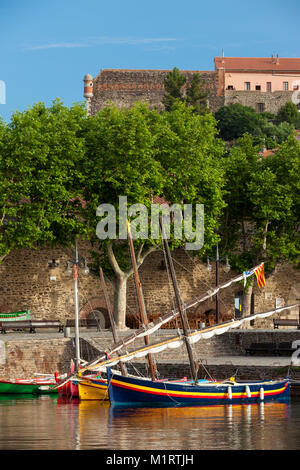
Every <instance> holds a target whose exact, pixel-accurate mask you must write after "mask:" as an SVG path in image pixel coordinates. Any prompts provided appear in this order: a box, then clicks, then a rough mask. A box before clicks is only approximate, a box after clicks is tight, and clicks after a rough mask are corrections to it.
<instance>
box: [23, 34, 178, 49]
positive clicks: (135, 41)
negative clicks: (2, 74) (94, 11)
mask: <svg viewBox="0 0 300 470" xmlns="http://www.w3.org/2000/svg"><path fill="white" fill-rule="evenodd" d="M174 41H178V39H176V38H129V37H110V36H98V37H92V38H89V39H88V40H86V41H85V42H58V43H50V44H41V45H39V46H38V45H37V46H27V47H24V48H23V49H24V50H26V51H40V50H43V49H68V48H75V47H93V46H102V45H105V44H111V45H114V44H116V45H121V46H136V45H146V44H148V45H149V44H164V43H168V42H174Z"/></svg>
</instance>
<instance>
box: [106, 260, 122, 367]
mask: <svg viewBox="0 0 300 470" xmlns="http://www.w3.org/2000/svg"><path fill="white" fill-rule="evenodd" d="M100 278H101V284H102V289H103V292H104V297H105V302H106V307H107V310H108V315H109V320H110V326H111V331H112V335H113V339H114V342H115V343H117V342H118V341H119V338H118V333H117V330H116V324H115V320H114V317H113V313H112V308H111V303H110V300H109V296H108V293H107V289H106V284H105V280H104V276H103V270H102V268H101V267H100ZM120 368H121V372H122V374H123V375H127V371H126V367H125V365H124V364H123V363H122V362H120Z"/></svg>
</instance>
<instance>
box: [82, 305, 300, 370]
mask: <svg viewBox="0 0 300 470" xmlns="http://www.w3.org/2000/svg"><path fill="white" fill-rule="evenodd" d="M299 305H300V303H296V304H292V305H287V306H285V307H280V308H275V309H273V310H268V311H267V312H261V313H255V314H253V315H248V316H247V317H244V318H241V319H238V320H231V321H227V322H224V323H220V324H218V325H216V326H213V327H209V328H203V329H202V330H197V331H194V332H192V333H190V334H189V335H188V341H189V342H190V344H194V343H197V342H198V341H199V340H200V339H208V338H211V337H212V336H215V335H221V334H224V333H226V332H227V331H228V330H230V329H231V328H238V327H239V326H240V325H241V324H242V323H244V322H245V321H249V320H254V319H255V318H266V317H269V316H271V315H273V314H274V313H279V312H281V311H283V310H290V309H292V308H295V307H297V306H299ZM183 343H184V337H183V336H182V335H180V334H179V335H176V336H173V337H170V338H168V339H165V340H163V341H159V342H156V343H153V344H151V345H148V346H145V347H141V348H139V349H137V350H135V351H132V352H128V353H126V354H124V355H121V356H118V357H117V358H112V359H109V360H103V359H98V362H97V364H96V363H94V364H93V370H95V371H96V370H100V371H104V372H105V371H106V367H111V366H114V365H116V364H118V363H119V362H120V361H122V362H127V361H131V360H132V359H137V358H141V357H144V356H146V355H147V354H149V352H150V353H151V354H156V353H159V352H161V351H164V350H166V349H168V348H172V349H173V348H178V347H181V346H182V345H183ZM90 367H91V366H85V367H84V369H82V372H83V371H84V370H87V369H89V368H90Z"/></svg>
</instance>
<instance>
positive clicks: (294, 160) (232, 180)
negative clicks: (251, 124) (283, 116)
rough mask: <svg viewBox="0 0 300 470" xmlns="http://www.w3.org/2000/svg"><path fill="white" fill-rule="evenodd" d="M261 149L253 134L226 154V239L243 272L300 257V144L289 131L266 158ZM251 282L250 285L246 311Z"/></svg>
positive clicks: (247, 305)
mask: <svg viewBox="0 0 300 470" xmlns="http://www.w3.org/2000/svg"><path fill="white" fill-rule="evenodd" d="M257 150H258V148H257V146H255V145H254V144H253V138H252V137H250V136H244V137H243V138H242V139H240V140H239V141H238V145H237V146H235V147H233V148H232V149H231V151H230V152H229V154H228V155H227V156H226V158H225V159H224V165H225V169H226V190H227V193H226V197H225V200H226V202H227V207H226V213H225V215H224V220H223V223H224V225H223V230H224V234H225V239H224V243H225V244H226V243H227V249H228V250H229V251H230V253H231V258H230V261H231V265H232V266H233V267H235V268H237V269H238V270H239V271H240V270H247V269H248V268H249V267H250V266H253V265H256V264H258V263H259V262H261V261H264V263H265V268H266V272H268V271H270V270H272V269H273V268H274V267H275V266H276V264H277V263H278V262H280V261H283V260H286V261H289V262H295V261H296V260H297V259H298V258H299V254H300V251H299V248H300V244H299V235H298V230H299V215H300V213H299V208H300V203H299V202H300V201H299V187H300V186H299V184H300V179H299V162H300V158H299V157H300V145H299V143H298V142H297V141H296V140H295V138H294V137H292V136H291V137H289V138H288V139H287V141H285V142H284V143H283V144H282V145H281V146H280V148H279V150H278V151H277V152H276V153H275V154H274V155H271V156H269V157H267V158H263V159H262V158H259V157H258V152H257ZM239 214H240V215H239ZM252 282H253V279H252ZM252 282H250V283H248V286H247V290H246V292H247V295H245V313H249V301H250V294H251V292H252V286H253V284H252Z"/></svg>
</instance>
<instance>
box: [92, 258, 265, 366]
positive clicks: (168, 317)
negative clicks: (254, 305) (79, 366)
mask: <svg viewBox="0 0 300 470" xmlns="http://www.w3.org/2000/svg"><path fill="white" fill-rule="evenodd" d="M262 265H263V263H261V264H259V265H258V266H256V267H254V268H252V269H251V270H249V271H247V272H244V273H243V274H240V275H238V276H236V277H234V278H232V279H230V280H229V281H226V282H225V283H223V284H220V285H219V286H217V287H215V288H213V289H210V290H208V291H206V292H205V293H204V294H202V295H201V296H199V297H196V298H195V299H193V300H191V301H190V302H187V303H185V304H184V308H185V309H186V310H187V309H190V308H192V307H195V306H196V305H198V304H199V303H201V302H205V300H208V299H210V298H211V297H212V296H214V295H215V294H217V293H218V292H219V291H220V290H221V289H225V288H227V287H229V286H230V285H231V284H233V283H235V282H239V281H242V280H244V279H245V278H247V277H249V276H252V275H253V273H254V272H255V271H256V270H257V269H258V268H259V267H260V266H262ZM178 316H179V311H178V310H172V311H171V312H169V313H167V314H165V315H162V316H161V317H159V318H158V319H156V320H154V321H153V322H151V323H148V325H147V326H144V325H143V326H142V327H141V328H140V329H138V330H137V331H135V332H134V333H132V334H130V335H129V336H126V337H125V338H124V339H123V340H121V341H119V342H118V343H114V344H113V345H112V346H111V347H110V348H108V349H107V350H105V352H104V353H103V354H102V355H101V356H100V357H98V358H97V359H95V360H94V361H92V362H90V363H88V365H86V366H85V370H86V369H88V368H91V367H92V366H93V365H95V364H98V363H99V361H103V360H105V359H106V355H107V354H108V355H109V356H111V355H112V354H114V353H117V352H119V351H120V350H121V349H122V348H124V347H126V346H128V345H129V344H131V343H132V342H134V341H135V340H136V339H139V338H142V337H144V336H146V335H147V336H149V335H151V334H152V333H154V332H155V331H156V330H158V329H159V328H161V327H162V326H163V325H164V324H166V323H168V322H170V321H172V320H174V319H175V318H177V317H178Z"/></svg>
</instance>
